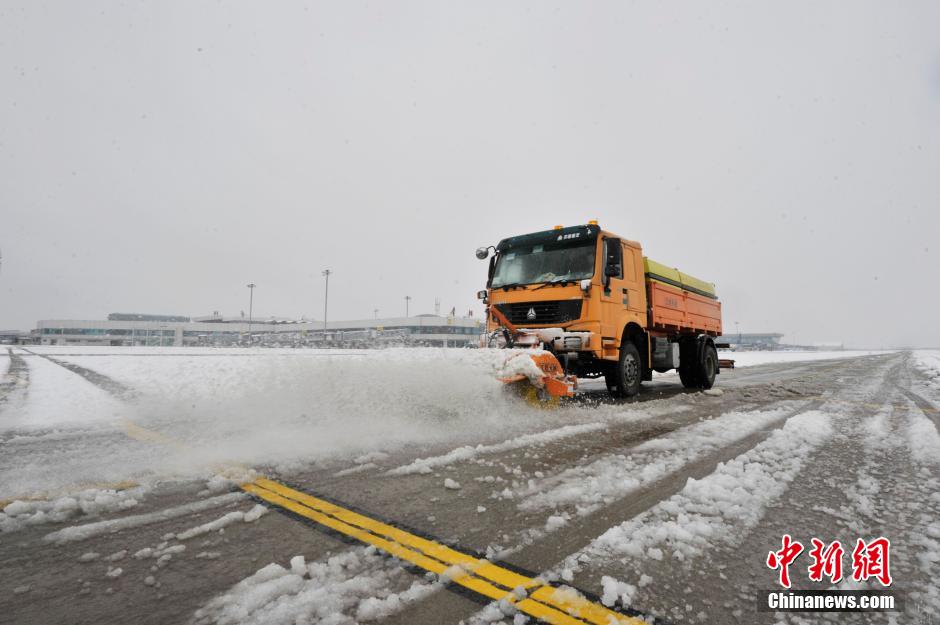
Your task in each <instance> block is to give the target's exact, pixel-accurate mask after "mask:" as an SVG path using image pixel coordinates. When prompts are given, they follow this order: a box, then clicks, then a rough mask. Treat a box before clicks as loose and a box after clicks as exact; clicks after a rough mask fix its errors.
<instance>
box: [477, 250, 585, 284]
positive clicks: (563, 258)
mask: <svg viewBox="0 0 940 625" xmlns="http://www.w3.org/2000/svg"><path fill="white" fill-rule="evenodd" d="M595 243H596V242H595V241H593V240H590V241H577V242H576V243H575V242H561V243H545V244H541V243H540V244H535V245H529V246H519V247H514V248H513V249H512V250H511V251H509V250H507V251H505V252H502V253H501V254H500V255H499V258H498V260H497V261H496V272H495V273H494V274H493V282H492V284H491V286H492V287H493V288H499V287H502V286H508V285H510V284H538V283H542V282H560V281H563V280H571V281H574V280H583V279H584V278H590V277H591V276H593V275H594V248H595V247H596V245H595Z"/></svg>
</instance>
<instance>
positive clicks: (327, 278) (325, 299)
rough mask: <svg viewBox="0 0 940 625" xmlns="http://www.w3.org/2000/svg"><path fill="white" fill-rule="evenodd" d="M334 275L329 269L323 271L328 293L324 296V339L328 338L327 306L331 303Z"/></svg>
mask: <svg viewBox="0 0 940 625" xmlns="http://www.w3.org/2000/svg"><path fill="white" fill-rule="evenodd" d="M331 273H333V272H332V271H330V270H329V269H324V270H323V275H324V276H326V292H325V294H324V296H323V338H324V339H325V338H326V313H327V306H328V305H329V303H330V274H331Z"/></svg>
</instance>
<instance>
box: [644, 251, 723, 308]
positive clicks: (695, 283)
mask: <svg viewBox="0 0 940 625" xmlns="http://www.w3.org/2000/svg"><path fill="white" fill-rule="evenodd" d="M643 268H644V270H645V271H646V277H647V278H648V279H650V280H656V281H657V282H662V283H664V284H671V285H672V286H677V287H679V288H681V289H685V290H686V291H691V292H693V293H698V294H700V295H705V296H708V297H711V298H717V297H718V295H717V293H716V291H715V285H714V284H712V283H711V282H705V281H704V280H700V279H699V278H696V277H695V276H690V275H689V274H687V273H682V272H681V271H679V270H678V269H676V268H674V267H667V266H666V265H664V264H662V263H657V262H656V261H655V260H652V259H650V258H647V257H646V256H644V257H643Z"/></svg>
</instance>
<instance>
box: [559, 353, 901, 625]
mask: <svg viewBox="0 0 940 625" xmlns="http://www.w3.org/2000/svg"><path fill="white" fill-rule="evenodd" d="M872 364H874V366H875V367H877V369H875V374H876V375H878V374H879V373H880V377H881V378H882V379H881V380H879V381H878V382H876V384H875V387H876V388H875V389H874V392H875V394H878V393H879V392H881V389H890V387H891V385H892V384H893V380H892V379H891V372H892V371H896V370H897V368H898V364H899V363H898V360H897V359H891V360H886V361H881V362H878V363H870V362H869V363H867V364H866V363H858V364H853V365H851V366H850V367H848V368H847V369H846V370H845V371H846V376H845V379H846V380H866V379H870V377H871V375H872V371H871V369H872ZM871 392H872V389H871V387H867V386H866V388H862V389H859V388H857V387H855V388H852V387H850V388H843V389H838V390H835V391H829V392H827V393H826V397H825V398H820V399H819V400H818V402H814V408H817V409H821V410H824V412H815V413H813V412H806V413H802V414H799V415H794V416H793V418H791V419H790V420H788V421H787V422H786V424H785V426H784V427H783V428H782V429H779V430H777V431H775V432H774V433H773V434H772V436H770V437H769V438H767V439H766V440H765V441H764V442H762V443H760V444H759V445H757V446H756V447H754V448H753V449H751V450H749V451H747V452H745V453H743V454H742V455H741V456H738V457H736V458H734V459H733V460H731V461H728V462H727V463H725V464H722V465H719V466H718V467H717V468H716V470H715V471H714V472H713V473H711V474H708V475H707V476H705V477H704V478H702V479H701V480H698V481H696V482H689V484H688V485H685V486H684V487H682V489H681V491H680V492H679V493H678V494H676V495H675V496H673V497H671V498H669V499H666V500H664V501H660V502H658V503H657V504H656V505H655V506H653V507H652V508H650V509H649V510H648V512H645V513H643V514H642V515H641V516H638V517H635V518H634V519H632V520H630V521H627V522H626V523H624V524H622V525H620V526H615V527H614V528H613V529H611V530H610V531H609V532H608V533H607V536H606V538H605V539H604V540H603V541H602V540H601V539H600V538H599V539H598V544H597V545H596V546H597V547H598V549H597V550H596V551H597V553H594V550H592V549H591V548H590V547H589V548H588V549H586V550H585V553H583V554H582V556H583V557H585V558H586V559H587V560H588V561H587V562H580V561H578V559H577V556H575V557H574V558H569V560H568V566H569V568H571V569H572V570H571V572H569V573H565V572H564V568H562V569H561V571H560V572H561V573H564V574H565V575H568V576H569V577H570V575H571V573H574V572H575V569H577V567H578V566H581V567H582V568H583V571H582V572H581V573H578V574H577V575H576V581H577V583H578V585H579V586H581V587H584V586H587V587H591V585H592V584H597V583H598V582H599V581H600V583H601V584H602V585H604V586H605V590H608V591H610V594H611V596H617V595H621V596H623V597H622V598H623V599H625V600H626V602H629V601H631V600H636V601H638V602H639V603H641V604H642V605H643V606H644V608H647V609H649V610H651V611H653V612H654V613H658V614H660V615H663V616H667V617H670V618H675V619H677V620H682V621H690V622H696V621H698V622H723V623H734V622H738V623H748V624H749V625H750V624H751V623H758V622H760V623H771V622H774V615H773V614H770V613H763V614H762V613H757V612H756V607H757V604H756V601H757V598H756V597H757V595H756V594H755V593H756V590H757V589H758V588H765V587H769V586H770V585H771V584H772V582H773V577H772V575H773V573H772V572H770V571H769V570H768V569H766V567H764V565H763V558H764V557H765V556H766V552H767V551H768V550H769V549H771V548H777V547H779V541H780V536H781V532H786V531H789V532H793V531H794V530H802V528H805V527H806V526H807V522H806V520H805V519H806V516H807V511H808V510H809V511H811V507H810V506H807V505H800V507H799V508H796V506H797V505H798V504H794V503H792V498H793V497H799V495H800V494H802V493H809V494H813V493H814V490H815V489H816V488H817V487H818V485H817V483H816V482H819V481H825V480H827V475H825V473H824V471H825V469H824V468H823V467H821V466H820V465H819V460H820V459H821V458H825V457H826V454H825V453H824V452H823V446H824V444H825V443H826V442H827V441H826V440H823V439H825V438H826V436H825V432H824V431H823V429H824V428H821V427H820V426H823V425H825V426H826V427H827V428H828V427H832V426H834V425H838V420H839V419H840V418H841V416H840V414H841V413H840V411H842V412H844V411H846V410H847V408H846V407H845V402H844V398H845V396H846V395H849V396H852V397H856V396H860V395H870V394H871ZM843 442H844V441H843ZM798 476H801V477H800V482H799V485H800V488H799V490H798V491H794V486H795V484H797V482H796V481H795V480H796V479H797V477H798ZM802 476H806V477H805V478H804V477H802ZM854 479H855V474H854V473H852V480H853V482H854ZM749 482H752V483H753V484H752V486H753V487H749V486H748V483H749ZM791 492H793V493H794V494H793V495H791V494H790V493H791ZM787 497H790V498H791V501H790V502H789V503H788V500H787ZM742 501H743V502H749V505H748V506H747V508H748V509H745V510H743V511H739V508H740V503H741V502H742ZM794 510H795V511H796V515H797V516H796V518H798V519H800V521H794V517H793V516H792V513H793V512H794ZM817 516H818V518H821V519H823V526H822V527H823V528H825V527H827V526H831V523H832V519H831V517H826V516H825V515H822V514H820V515H817ZM787 518H789V519H790V523H789V525H786V526H784V527H782V528H780V531H778V529H777V528H778V527H779V526H780V520H781V519H783V520H784V522H786V519H787ZM605 529H606V528H605ZM618 530H619V531H618ZM821 537H823V536H821ZM833 538H835V537H833ZM804 540H806V541H807V543H808V539H804ZM601 547H603V548H607V549H609V550H613V551H616V554H614V555H611V553H612V551H608V555H607V556H604V557H602V555H603V553H604V549H603V548H601ZM651 549H652V551H650V550H651ZM677 550H678V552H677ZM683 562H684V563H685V564H682V563H683ZM606 575H616V576H618V577H620V578H621V579H623V580H624V581H623V582H621V581H619V580H617V579H614V578H613V577H610V578H607V579H603V577H605V576H606ZM584 576H588V579H584ZM563 578H564V577H563ZM598 578H601V579H600V580H599V579H598ZM755 580H757V581H755ZM755 584H756V586H755ZM719 599H723V601H719ZM742 607H743V608H744V609H745V610H746V611H744V610H742V609H741V608H742Z"/></svg>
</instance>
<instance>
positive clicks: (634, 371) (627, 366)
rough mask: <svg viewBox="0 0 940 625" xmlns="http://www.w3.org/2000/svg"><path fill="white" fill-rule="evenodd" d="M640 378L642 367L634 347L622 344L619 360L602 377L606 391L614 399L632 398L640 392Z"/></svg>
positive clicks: (631, 344)
mask: <svg viewBox="0 0 940 625" xmlns="http://www.w3.org/2000/svg"><path fill="white" fill-rule="evenodd" d="M642 376H643V365H642V362H641V361H640V352H639V351H638V350H637V348H636V345H634V344H633V343H629V342H626V343H623V344H622V345H621V346H620V359H619V360H618V361H617V364H616V365H614V366H613V367H611V370H610V371H608V372H607V373H606V374H605V376H604V378H605V381H606V382H607V390H608V391H609V392H610V394H611V395H613V396H614V397H633V396H634V395H636V394H637V393H639V392H640V380H641V379H642Z"/></svg>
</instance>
